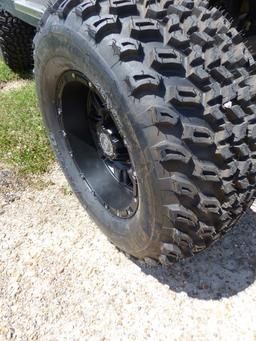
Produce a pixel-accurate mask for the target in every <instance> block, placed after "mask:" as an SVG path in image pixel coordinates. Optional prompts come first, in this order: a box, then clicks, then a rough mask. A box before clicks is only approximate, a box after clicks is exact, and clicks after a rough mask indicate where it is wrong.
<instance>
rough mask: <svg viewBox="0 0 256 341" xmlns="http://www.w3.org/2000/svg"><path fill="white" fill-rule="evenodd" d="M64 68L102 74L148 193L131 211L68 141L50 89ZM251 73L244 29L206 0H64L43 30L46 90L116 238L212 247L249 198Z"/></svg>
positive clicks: (165, 252)
mask: <svg viewBox="0 0 256 341" xmlns="http://www.w3.org/2000/svg"><path fill="white" fill-rule="evenodd" d="M66 70H77V71H79V72H81V73H83V74H84V75H85V76H86V77H87V78H88V79H89V80H90V81H91V82H92V83H93V84H94V85H96V86H97V88H98V90H99V91H100V93H101V95H102V97H103V98H104V99H105V100H106V105H107V106H108V107H109V109H110V110H111V112H112V115H113V117H114V119H115V121H116V124H117V125H118V126H119V129H120V131H121V132H122V135H123V136H124V138H125V139H126V141H127V144H128V148H129V152H130V154H131V155H132V159H133V163H134V165H135V169H136V173H137V178H138V186H139V193H140V204H139V209H138V211H137V213H136V214H135V215H134V216H133V217H132V218H130V219H120V218H117V217H114V216H113V215H111V214H110V213H109V211H108V210H106V209H105V208H104V207H103V206H101V204H100V203H99V202H98V201H97V198H95V196H93V194H92V193H91V192H90V191H89V189H88V188H87V187H86V185H85V183H84V181H83V179H82V178H81V176H80V173H79V170H78V169H77V168H76V166H75V164H74V162H73V159H72V155H70V154H69V152H68V148H67V143H66V141H65V134H63V131H61V129H60V124H59V120H58V117H57V116H58V115H57V113H56V103H55V97H54V94H55V92H56V86H57V83H58V79H59V77H60V75H61V74H62V73H63V72H64V71H66ZM254 74H255V62H254V60H253V58H252V56H251V55H250V53H249V52H248V50H247V49H246V47H245V46H244V44H243V42H242V37H241V36H240V34H238V33H237V31H236V30H235V29H234V28H232V27H231V24H230V23H229V22H228V20H227V19H226V18H225V17H223V15H222V12H220V11H219V10H218V9H216V8H211V9H209V8H208V3H207V1H199V0H198V1H196V0H194V1H193V0H184V1H178V0H166V1H165V0H160V2H156V3H155V2H149V1H145V2H143V1H142V2H134V1H132V0H127V1H126V2H123V1H110V2H109V1H100V2H98V1H96V3H91V2H88V3H87V4H85V3H83V5H79V1H76V0H69V1H67V2H62V1H57V3H55V5H53V6H52V7H50V8H49V9H48V11H47V13H46V14H45V16H44V18H43V20H42V23H41V27H40V32H39V33H38V34H37V36H36V38H35V77H36V83H37V91H38V96H39V102H40V106H41V110H42V113H43V116H44V120H45V123H46V126H47V129H48V131H49V137H50V140H51V143H52V146H53V148H54V150H55V153H56V155H57V158H58V160H59V162H60V164H61V166H62V168H63V170H64V173H65V174H66V176H67V178H68V180H69V183H70V184H71V186H72V188H73V189H74V191H75V193H76V194H77V196H78V197H79V199H80V201H81V203H82V204H83V205H84V207H86V208H87V210H88V211H89V213H90V214H91V215H92V216H93V217H94V219H96V221H97V222H98V224H99V225H100V226H101V228H102V230H103V231H104V233H105V234H106V235H107V236H108V238H109V239H110V240H111V241H112V242H113V243H114V244H115V245H117V246H118V247H119V248H120V249H122V250H124V251H126V252H127V253H129V254H131V255H133V256H135V257H137V258H140V259H145V260H146V261H150V260H158V261H160V262H161V263H162V264H169V263H171V262H174V261H177V260H180V259H182V258H184V257H188V256H192V255H194V254H195V253H198V252H199V251H202V250H204V249H205V248H206V247H208V246H209V245H211V244H212V243H213V242H214V241H216V240H217V239H219V238H220V236H221V235H223V234H224V233H226V231H228V230H229V229H230V228H231V226H233V225H234V223H235V222H236V221H237V220H238V218H239V217H240V216H241V215H242V213H243V212H244V211H245V210H246V208H247V207H248V206H250V204H251V203H252V200H253V197H254V195H255V182H256V178H255V175H256V168H255V163H256V145H255V140H256V125H255V123H256V106H255V104H254V102H253V101H254V100H255V92H254V91H255V87H250V86H248V85H247V83H248V82H249V81H250V79H251V78H250V77H253V76H251V75H254ZM230 247H232V245H231V246H230Z"/></svg>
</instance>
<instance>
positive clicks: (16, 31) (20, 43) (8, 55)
mask: <svg viewBox="0 0 256 341" xmlns="http://www.w3.org/2000/svg"><path fill="white" fill-rule="evenodd" d="M35 31H36V30H35V28H34V27H32V26H30V25H28V24H26V23H25V22H23V21H21V20H19V19H18V18H15V17H13V16H12V15H11V14H9V13H8V12H6V11H0V48H1V50H2V54H3V58H4V61H5V63H6V64H7V65H8V66H9V67H10V68H11V69H12V70H13V71H15V72H21V73H22V72H29V71H31V70H32V69H33V65H34V61H33V48H32V44H33V39H34V36H35Z"/></svg>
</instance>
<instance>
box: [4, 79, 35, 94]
mask: <svg viewBox="0 0 256 341" xmlns="http://www.w3.org/2000/svg"><path fill="white" fill-rule="evenodd" d="M27 83H28V81H27V80H25V79H19V80H16V81H10V82H7V83H5V82H2V83H0V91H1V92H8V91H14V90H19V89H21V88H23V87H24V86H26V85H27Z"/></svg>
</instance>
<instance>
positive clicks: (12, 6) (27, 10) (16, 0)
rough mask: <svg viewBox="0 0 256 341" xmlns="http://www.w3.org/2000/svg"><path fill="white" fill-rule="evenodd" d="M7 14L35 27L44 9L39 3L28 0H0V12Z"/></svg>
mask: <svg viewBox="0 0 256 341" xmlns="http://www.w3.org/2000/svg"><path fill="white" fill-rule="evenodd" d="M1 9H3V10H5V11H7V12H9V13H10V14H11V15H13V16H14V17H17V18H19V19H20V20H22V21H25V22H26V23H27V24H29V25H32V26H35V27H36V26H37V25H38V22H39V20H40V18H41V16H42V15H43V13H44V11H45V9H46V7H45V5H43V4H42V3H40V1H38V2H32V1H29V0H0V10H1Z"/></svg>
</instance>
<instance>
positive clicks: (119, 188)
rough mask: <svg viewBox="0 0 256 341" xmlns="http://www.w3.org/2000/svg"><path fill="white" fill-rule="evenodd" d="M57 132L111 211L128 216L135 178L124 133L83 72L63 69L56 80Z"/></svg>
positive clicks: (131, 212)
mask: <svg viewBox="0 0 256 341" xmlns="http://www.w3.org/2000/svg"><path fill="white" fill-rule="evenodd" d="M56 103H57V112H58V116H59V124H60V126H61V129H62V131H61V135H62V137H63V138H64V139H65V143H66V145H67V148H68V150H69V153H70V155H71V156H72V158H73V161H74V164H75V166H76V168H77V169H78V171H79V173H80V176H81V178H82V179H83V180H84V181H85V183H86V184H87V186H88V187H89V189H90V191H91V192H92V193H93V195H94V196H95V197H96V198H97V199H98V200H99V201H100V203H101V204H102V205H103V206H104V207H105V208H106V209H107V210H109V211H110V212H111V213H112V214H114V215H115V216H117V217H120V218H126V219H127V218H131V217H132V216H133V215H134V214H135V213H136V211H137V208H138V184H137V178H136V173H135V171H134V167H133V164H132V160H131V158H130V154H129V151H128V148H127V143H126V141H125V139H124V138H123V137H122V135H121V134H120V131H119V129H118V128H117V125H116V124H115V121H114V119H113V116H112V114H111V112H110V110H109V109H108V108H107V106H106V105H105V103H104V101H103V99H102V97H101V95H100V93H99V92H98V90H97V89H96V87H95V86H94V85H93V84H92V83H91V82H89V81H88V80H87V79H86V78H85V77H84V76H83V75H82V74H81V73H79V72H76V71H67V72H65V73H64V74H63V75H62V76H61V78H60V80H59V82H58V86H57V92H56Z"/></svg>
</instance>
